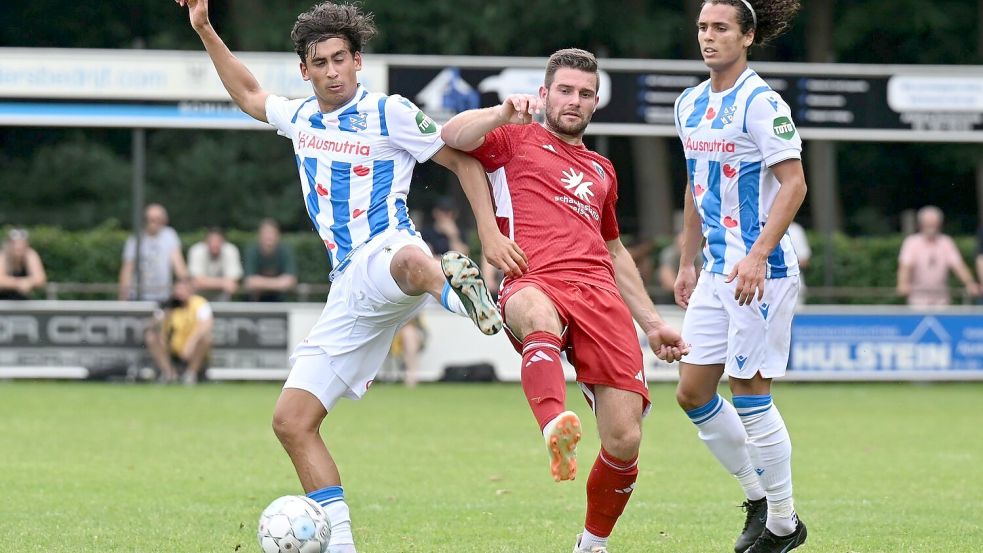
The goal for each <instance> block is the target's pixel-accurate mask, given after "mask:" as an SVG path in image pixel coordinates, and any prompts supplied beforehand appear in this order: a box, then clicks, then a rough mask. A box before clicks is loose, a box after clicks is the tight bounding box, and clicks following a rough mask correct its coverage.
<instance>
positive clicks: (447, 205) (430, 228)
mask: <svg viewBox="0 0 983 553" xmlns="http://www.w3.org/2000/svg"><path fill="white" fill-rule="evenodd" d="M430 215H431V217H432V218H431V221H430V224H429V225H427V226H425V227H423V229H422V230H420V236H421V237H422V238H423V241H424V242H426V243H427V245H428V246H430V250H431V251H432V252H433V254H434V255H435V256H437V257H438V258H439V257H440V256H442V255H444V254H445V253H447V252H449V251H455V252H461V253H463V254H464V255H468V254H469V253H471V248H469V247H468V245H467V244H466V243H464V241H463V240H461V230H460V228H459V227H458V225H457V217H458V211H457V207H456V206H455V205H454V200H452V199H450V198H448V197H442V198H440V199H439V200H437V204H436V205H434V208H433V209H432V210H431V211H430Z"/></svg>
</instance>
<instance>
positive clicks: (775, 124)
mask: <svg viewBox="0 0 983 553" xmlns="http://www.w3.org/2000/svg"><path fill="white" fill-rule="evenodd" d="M771 130H773V131H774V132H775V136H777V137H778V138H782V139H785V140H791V139H792V137H793V136H795V125H793V124H792V120H791V119H789V118H788V117H785V116H784V115H783V116H781V117H776V118H775V120H774V121H772V122H771Z"/></svg>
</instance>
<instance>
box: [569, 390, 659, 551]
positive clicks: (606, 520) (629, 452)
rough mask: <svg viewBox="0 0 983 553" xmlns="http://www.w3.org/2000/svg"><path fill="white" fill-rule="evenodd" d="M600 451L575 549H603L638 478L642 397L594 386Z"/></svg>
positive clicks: (632, 393) (591, 475) (592, 472)
mask: <svg viewBox="0 0 983 553" xmlns="http://www.w3.org/2000/svg"><path fill="white" fill-rule="evenodd" d="M594 401H595V405H594V408H595V412H596V413H597V429H598V432H599V433H600V435H601V451H600V453H598V455H597V459H596V460H595V461H594V466H593V467H592V468H591V472H590V476H589V477H588V478H587V516H586V519H585V521H584V532H583V534H581V535H580V536H578V538H577V545H576V547H575V548H574V552H575V553H594V552H598V551H603V552H606V551H607V544H608V537H609V536H610V535H611V532H612V531H613V530H614V525H615V523H617V522H618V518H620V517H621V514H622V513H623V512H624V510H625V507H626V506H627V505H628V500H629V499H631V494H632V492H633V491H634V490H635V481H636V480H637V479H638V448H639V446H640V445H641V441H642V412H643V407H644V400H643V398H642V396H640V395H639V394H637V393H635V392H629V391H626V390H619V389H616V388H611V387H608V386H594Z"/></svg>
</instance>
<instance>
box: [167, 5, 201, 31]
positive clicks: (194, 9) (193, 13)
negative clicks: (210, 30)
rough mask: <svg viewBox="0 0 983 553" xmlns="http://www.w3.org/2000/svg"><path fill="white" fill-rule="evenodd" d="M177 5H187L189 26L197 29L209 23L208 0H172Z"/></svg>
mask: <svg viewBox="0 0 983 553" xmlns="http://www.w3.org/2000/svg"><path fill="white" fill-rule="evenodd" d="M174 1H175V2H177V4H178V5H179V6H182V7H184V6H187V7H188V19H190V20H191V27H192V28H193V29H194V30H196V31H197V30H199V29H202V28H204V27H207V26H208V25H209V22H208V0H174Z"/></svg>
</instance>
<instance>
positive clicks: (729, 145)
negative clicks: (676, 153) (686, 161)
mask: <svg viewBox="0 0 983 553" xmlns="http://www.w3.org/2000/svg"><path fill="white" fill-rule="evenodd" d="M685 146H686V151H687V152H724V153H728V154H732V153H734V152H736V151H737V146H736V145H734V143H733V142H731V141H729V140H693V139H692V138H687V139H686V144H685Z"/></svg>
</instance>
